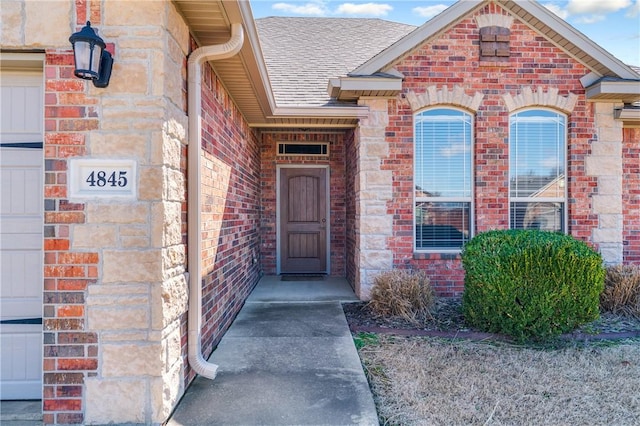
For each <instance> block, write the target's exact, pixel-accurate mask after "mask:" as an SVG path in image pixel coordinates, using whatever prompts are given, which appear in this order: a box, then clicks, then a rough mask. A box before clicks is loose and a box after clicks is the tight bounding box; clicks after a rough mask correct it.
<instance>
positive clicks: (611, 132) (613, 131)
mask: <svg viewBox="0 0 640 426" xmlns="http://www.w3.org/2000/svg"><path fill="white" fill-rule="evenodd" d="M598 140H600V141H603V142H622V127H598Z"/></svg>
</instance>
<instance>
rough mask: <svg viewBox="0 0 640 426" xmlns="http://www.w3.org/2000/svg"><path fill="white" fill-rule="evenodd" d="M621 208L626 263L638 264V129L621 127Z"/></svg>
mask: <svg viewBox="0 0 640 426" xmlns="http://www.w3.org/2000/svg"><path fill="white" fill-rule="evenodd" d="M622 209H623V212H624V216H623V222H624V223H623V234H622V239H623V243H624V248H623V256H624V263H626V264H640V129H623V140H622Z"/></svg>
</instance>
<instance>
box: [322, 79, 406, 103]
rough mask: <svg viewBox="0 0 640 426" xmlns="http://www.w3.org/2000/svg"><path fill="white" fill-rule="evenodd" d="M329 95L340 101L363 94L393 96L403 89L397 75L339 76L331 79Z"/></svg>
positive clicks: (352, 98)
mask: <svg viewBox="0 0 640 426" xmlns="http://www.w3.org/2000/svg"><path fill="white" fill-rule="evenodd" d="M327 91H328V92H329V96H331V97H332V98H335V99H337V100H339V101H353V100H357V99H359V98H361V97H363V96H376V97H393V96H396V95H397V94H398V93H400V92H401V91H402V79H401V78H397V77H338V78H331V79H329V86H328V88H327Z"/></svg>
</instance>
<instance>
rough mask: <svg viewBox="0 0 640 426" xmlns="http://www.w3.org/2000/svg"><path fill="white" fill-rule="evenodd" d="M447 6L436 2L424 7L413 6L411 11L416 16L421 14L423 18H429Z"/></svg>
mask: <svg viewBox="0 0 640 426" xmlns="http://www.w3.org/2000/svg"><path fill="white" fill-rule="evenodd" d="M447 7H448V6H446V5H444V4H436V5H433V6H425V7H414V8H413V9H412V11H413V13H415V14H416V15H418V16H422V17H423V18H427V19H431V18H433V17H434V16H436V15H437V14H439V13H441V12H442V11H443V10H445V9H446V8H447Z"/></svg>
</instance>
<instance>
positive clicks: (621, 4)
mask: <svg viewBox="0 0 640 426" xmlns="http://www.w3.org/2000/svg"><path fill="white" fill-rule="evenodd" d="M629 6H631V0H569V4H567V11H568V12H569V14H570V15H596V16H597V15H603V14H607V13H612V12H617V11H619V10H622V9H625V8H627V7H629Z"/></svg>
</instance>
